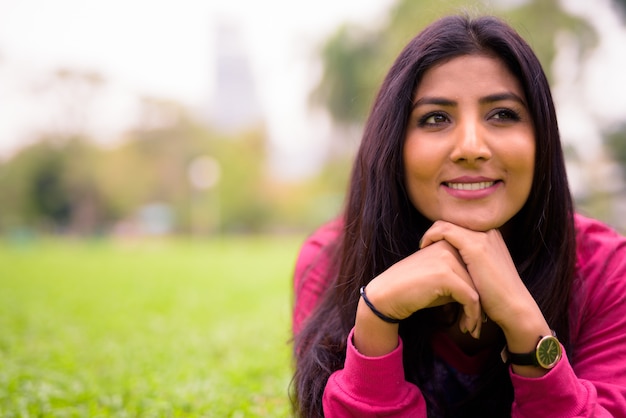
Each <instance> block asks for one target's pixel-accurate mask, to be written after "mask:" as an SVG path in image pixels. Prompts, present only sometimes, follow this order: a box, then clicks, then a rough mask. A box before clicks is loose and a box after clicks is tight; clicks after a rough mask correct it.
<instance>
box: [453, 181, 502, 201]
mask: <svg viewBox="0 0 626 418" xmlns="http://www.w3.org/2000/svg"><path fill="white" fill-rule="evenodd" d="M502 184H503V183H502V181H501V180H498V179H495V178H490V177H483V176H461V177H456V178H453V179H450V180H446V181H444V182H442V183H441V187H442V188H443V189H444V190H445V191H446V192H447V193H448V194H449V195H450V196H452V197H455V198H457V199H464V200H474V199H484V198H486V197H488V196H490V195H491V194H493V193H495V192H496V191H497V190H498V189H499V188H500V186H502Z"/></svg>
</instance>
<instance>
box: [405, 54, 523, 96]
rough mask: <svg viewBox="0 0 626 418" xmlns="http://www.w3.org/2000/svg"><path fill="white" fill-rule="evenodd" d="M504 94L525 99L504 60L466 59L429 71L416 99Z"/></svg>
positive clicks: (420, 84) (417, 92)
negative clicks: (446, 95) (508, 93)
mask: <svg viewBox="0 0 626 418" xmlns="http://www.w3.org/2000/svg"><path fill="white" fill-rule="evenodd" d="M503 91H509V92H512V93H515V94H516V95H518V96H520V97H522V98H524V92H523V89H522V87H521V84H520V82H519V80H518V79H517V77H516V76H515V75H513V73H512V72H511V71H510V70H509V69H508V67H507V66H506V64H505V63H504V62H503V61H502V60H501V59H500V58H497V57H495V56H492V55H462V56H459V57H455V58H452V59H450V60H447V61H444V62H441V63H439V64H437V65H435V66H433V67H431V68H429V69H428V70H426V72H425V73H424V75H423V76H422V79H421V81H420V82H419V84H418V86H417V90H416V92H415V93H416V94H415V95H416V99H417V98H419V97H420V96H430V95H436V96H440V95H443V94H454V95H465V94H470V93H473V94H492V93H494V92H503Z"/></svg>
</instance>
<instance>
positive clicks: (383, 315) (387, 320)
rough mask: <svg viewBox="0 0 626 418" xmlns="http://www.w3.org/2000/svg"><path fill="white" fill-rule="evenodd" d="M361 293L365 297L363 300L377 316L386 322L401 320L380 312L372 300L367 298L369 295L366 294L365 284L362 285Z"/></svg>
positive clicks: (392, 322) (394, 322)
mask: <svg viewBox="0 0 626 418" xmlns="http://www.w3.org/2000/svg"><path fill="white" fill-rule="evenodd" d="M359 293H361V297H362V298H363V301H364V302H365V304H366V305H367V306H368V307H369V308H370V309H371V310H372V312H374V314H375V315H376V316H377V317H379V318H380V319H382V320H383V321H385V322H389V323H390V324H397V323H399V322H400V320H399V319H395V318H390V317H388V316H387V315H385V314H382V313H380V312H378V310H377V309H376V308H375V307H374V305H372V302H370V300H369V299H368V298H367V295H366V294H365V286H361V289H360V290H359Z"/></svg>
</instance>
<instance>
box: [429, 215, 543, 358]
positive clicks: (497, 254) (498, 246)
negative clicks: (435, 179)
mask: <svg viewBox="0 0 626 418" xmlns="http://www.w3.org/2000/svg"><path fill="white" fill-rule="evenodd" d="M442 241H445V242H447V243H449V244H451V245H452V246H453V247H454V248H455V249H456V250H457V251H458V253H459V255H460V257H461V259H462V260H463V263H464V264H465V266H466V268H467V272H468V273H469V276H470V278H471V281H472V283H473V285H474V287H475V289H476V290H477V292H478V294H479V295H480V303H481V306H482V309H483V310H484V311H485V312H486V314H487V315H488V316H489V318H490V319H491V320H493V321H494V322H495V323H496V324H498V325H499V326H500V328H502V330H503V331H504V333H505V337H506V339H507V344H508V345H509V349H510V350H511V351H516V349H517V348H518V347H519V350H517V351H519V352H524V351H525V350H526V351H528V350H527V349H530V348H532V344H536V341H537V338H538V336H539V335H546V334H545V333H546V332H549V330H550V329H549V327H548V325H547V323H546V321H545V318H544V317H543V314H542V313H541V310H540V309H539V307H538V306H537V303H536V302H535V300H534V299H533V297H532V295H531V294H530V292H529V291H528V289H527V288H526V286H525V285H524V283H523V282H522V279H521V278H520V276H519V273H518V272H517V269H516V267H515V264H514V263H513V260H512V258H511V255H510V253H509V250H508V248H507V246H506V244H505V242H504V239H503V238H502V234H501V233H500V231H498V230H495V229H494V230H490V231H487V232H476V231H471V230H469V229H466V228H463V227H460V226H458V225H454V224H452V223H449V222H445V221H437V222H435V223H434V224H433V225H432V226H431V228H430V229H429V230H428V231H426V233H425V234H424V237H423V239H422V243H421V247H422V248H423V250H422V251H424V250H425V249H427V248H428V247H430V246H432V245H435V244H437V243H440V242H442ZM523 347H525V348H523Z"/></svg>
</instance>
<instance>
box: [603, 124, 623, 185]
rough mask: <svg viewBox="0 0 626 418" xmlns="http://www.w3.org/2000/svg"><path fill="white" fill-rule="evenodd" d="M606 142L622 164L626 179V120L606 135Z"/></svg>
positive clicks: (617, 160)
mask: <svg viewBox="0 0 626 418" xmlns="http://www.w3.org/2000/svg"><path fill="white" fill-rule="evenodd" d="M605 144H606V145H607V147H608V148H609V150H610V154H611V156H612V158H613V159H614V160H615V161H616V162H618V163H619V164H620V165H621V166H622V175H623V177H624V180H626V122H624V123H622V125H621V126H618V127H617V128H616V129H614V130H613V131H612V132H610V133H608V134H607V135H606V137H605Z"/></svg>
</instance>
